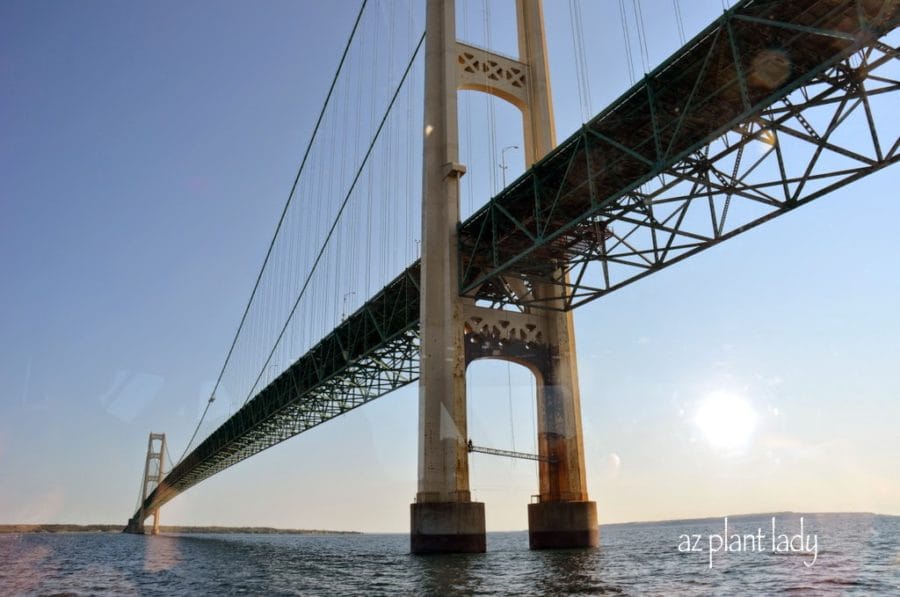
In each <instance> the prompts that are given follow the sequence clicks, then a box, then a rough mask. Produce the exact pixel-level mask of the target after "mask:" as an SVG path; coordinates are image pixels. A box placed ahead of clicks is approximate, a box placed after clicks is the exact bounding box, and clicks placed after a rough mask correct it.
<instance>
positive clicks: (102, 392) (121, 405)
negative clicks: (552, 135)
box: [0, 0, 900, 532]
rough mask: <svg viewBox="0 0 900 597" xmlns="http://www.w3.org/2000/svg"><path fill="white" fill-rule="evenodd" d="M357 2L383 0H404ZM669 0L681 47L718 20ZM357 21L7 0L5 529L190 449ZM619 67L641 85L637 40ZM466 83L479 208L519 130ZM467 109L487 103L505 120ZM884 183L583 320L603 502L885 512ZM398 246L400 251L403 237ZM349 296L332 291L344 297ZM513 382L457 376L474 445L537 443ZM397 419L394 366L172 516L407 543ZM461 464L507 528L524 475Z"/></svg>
mask: <svg viewBox="0 0 900 597" xmlns="http://www.w3.org/2000/svg"><path fill="white" fill-rule="evenodd" d="M372 4H373V6H375V7H376V8H377V7H379V6H381V10H382V15H387V16H392V15H393V16H394V17H396V15H397V14H399V11H401V10H405V6H406V5H405V4H396V3H395V4H391V5H390V6H388V5H386V4H381V3H378V2H373V3H372ZM419 4H420V3H418V2H412V3H411V4H409V6H410V9H409V10H410V11H411V12H412V13H413V16H412V17H410V21H409V22H410V23H413V24H415V23H417V22H420V21H421V19H420V13H421V7H420V6H419ZM545 4H546V13H547V14H546V19H547V33H548V45H549V52H550V60H551V79H552V86H553V93H554V106H555V111H556V117H557V121H556V126H557V131H558V138H559V139H563V138H564V137H566V136H568V134H570V133H571V132H572V131H574V130H575V129H576V128H577V127H578V126H580V124H581V122H582V120H583V111H582V110H581V103H583V102H581V97H580V96H579V92H578V84H577V77H576V74H577V73H576V70H575V68H574V67H573V65H574V64H575V60H574V58H573V47H574V46H573V34H572V27H571V24H570V20H569V19H570V13H569V10H568V8H569V4H568V3H564V2H550V1H548V2H546V3H545ZM681 4H682V5H683V6H682V11H683V13H684V22H685V29H686V31H687V34H688V35H689V36H690V35H693V34H694V33H696V32H698V31H699V30H700V29H701V28H702V27H703V26H705V25H706V24H707V23H708V22H710V21H711V20H712V19H713V18H715V17H716V16H718V15H719V14H721V12H722V3H721V2H720V1H715V2H713V1H708V2H690V3H689V2H682V3H681ZM627 5H628V6H629V7H632V6H633V5H632V4H631V3H630V2H629V3H627ZM398 6H399V7H400V8H398ZM464 6H465V10H466V11H467V13H466V16H460V19H461V21H460V26H459V27H458V29H459V30H460V36H461V37H464V35H463V34H465V38H466V39H470V40H471V41H473V42H474V43H479V44H480V45H485V44H486V43H487V41H488V40H487V39H486V38H487V37H488V35H487V34H485V33H484V31H483V30H481V29H479V28H480V27H481V25H482V21H483V17H484V13H485V11H484V6H483V5H482V4H481V3H480V2H477V1H474V0H473V1H472V2H467V3H464ZM511 6H512V3H511V2H494V1H493V0H491V19H490V20H489V26H490V29H489V31H490V37H491V40H490V41H491V42H492V44H495V47H497V48H498V49H499V50H501V51H505V52H507V53H512V52H513V50H514V46H512V43H513V42H512V40H513V39H514V37H513V35H512V33H511V32H512V31H513V28H512V22H511V19H510V14H511V13H510V7H511ZM582 8H583V14H584V31H585V38H586V41H585V43H586V45H587V47H588V50H589V51H588V56H589V69H588V73H587V78H588V80H589V82H590V87H591V96H590V101H589V104H590V108H591V113H596V112H598V111H599V110H601V109H602V108H603V107H605V106H606V105H607V104H608V103H609V102H610V101H612V100H614V99H615V98H616V97H617V96H618V95H620V94H621V93H622V92H624V91H625V90H626V89H627V88H628V87H629V86H630V83H631V80H630V77H629V71H628V66H627V59H626V58H625V57H624V56H623V47H624V42H623V32H622V28H621V25H620V21H618V20H617V19H618V10H617V9H618V6H617V3H612V2H609V3H605V4H599V3H596V4H594V3H583V4H582ZM643 8H644V13H643V16H644V25H645V28H646V39H647V59H646V62H647V63H649V66H650V67H651V68H652V66H653V65H655V64H657V63H659V62H660V61H661V60H663V59H664V58H665V57H666V56H667V55H668V54H669V53H671V52H672V51H673V50H674V49H676V48H677V47H678V45H679V38H678V33H677V29H676V27H675V26H674V24H673V23H674V22H675V20H674V13H673V11H672V6H671V3H670V2H662V1H661V0H660V1H658V2H651V1H645V2H643ZM357 9H358V4H357V3H355V2H335V3H320V2H287V1H275V0H270V1H268V2H265V3H262V4H260V3H253V4H250V3H243V2H235V1H228V2H216V3H210V2H203V1H196V2H191V3H181V2H157V3H115V2H101V1H97V2H90V3H87V2H83V3H51V2H25V1H16V0H10V1H7V2H4V3H2V4H0V523H38V522H47V523H53V522H66V523H111V524H116V523H123V524H124V522H125V521H126V519H127V518H128V517H129V516H130V515H131V514H132V513H133V511H134V506H135V498H136V495H137V490H138V486H139V484H140V479H141V473H142V468H143V463H144V456H145V450H146V443H147V434H148V433H149V432H150V431H156V432H165V433H166V434H167V437H168V441H169V442H170V445H171V446H172V452H173V453H174V454H175V456H177V455H179V454H180V452H181V450H182V449H183V448H184V446H185V444H186V442H187V440H188V438H189V436H190V434H191V432H192V430H193V428H194V426H195V425H196V423H197V419H198V416H199V412H200V410H201V409H202V408H203V405H205V403H206V400H207V398H208V396H209V391H210V387H211V384H212V383H213V382H214V381H215V378H216V376H217V374H218V372H219V368H220V367H221V365H222V360H223V358H224V356H225V353H226V351H227V349H228V346H229V343H230V342H231V339H232V335H233V334H234V330H235V328H236V326H237V322H238V320H239V319H240V315H241V312H242V309H243V307H244V305H245V303H246V301H247V298H248V296H249V292H250V289H251V287H252V284H253V281H254V280H255V278H256V275H257V272H258V270H259V267H260V264H261V262H262V259H263V257H264V255H265V251H266V247H267V245H268V242H269V240H270V239H271V236H272V232H273V230H274V227H275V223H276V222H277V220H278V217H279V214H280V212H281V209H282V207H283V204H284V201H285V198H286V196H287V193H288V191H289V189H290V185H291V183H292V181H293V178H294V176H295V174H296V171H297V166H298V163H299V161H300V158H301V156H302V152H303V149H304V148H305V146H306V143H307V141H308V139H309V137H310V134H311V132H312V130H313V126H314V123H315V118H316V115H317V113H318V110H319V108H320V106H321V102H322V100H323V98H324V97H325V92H326V90H327V88H328V85H329V83H330V79H331V76H332V75H333V73H334V69H335V67H336V65H337V62H338V59H339V57H340V52H341V50H342V48H343V43H344V41H345V40H346V38H347V35H348V33H349V30H350V27H351V25H352V22H353V18H354V16H355V14H356V11H357ZM461 10H462V9H461ZM417 11H418V12H417ZM416 19H418V21H417V20H416ZM632 26H636V25H635V23H634V22H633V21H632ZM631 35H632V38H633V39H632V42H633V43H635V40H636V39H637V37H636V36H637V33H636V31H635V30H634V29H632V30H631ZM575 43H576V44H577V43H578V42H577V37H576V42H575ZM632 56H633V62H635V63H636V64H635V66H634V72H636V73H637V75H638V76H640V72H641V71H642V70H646V69H644V68H642V65H641V64H640V62H641V61H642V58H641V53H640V48H639V47H637V46H635V48H634V54H633V55H632ZM399 66H402V65H401V64H399V62H398V63H397V64H394V63H392V64H391V67H392V69H393V70H392V72H395V73H399V71H400V69H399ZM357 67H358V68H359V65H357ZM358 72H364V71H362V70H360V71H358ZM413 80H418V81H419V82H421V77H420V76H419V78H418V79H416V78H415V77H414V78H413ZM385 88H386V87H385ZM348 93H349V92H348ZM460 98H461V102H460V104H461V110H462V118H461V121H460V127H461V143H462V144H463V147H462V154H463V159H464V161H466V163H467V166H468V168H469V174H467V177H468V178H469V180H471V181H474V182H472V183H467V184H469V185H470V186H468V187H464V191H463V195H464V197H463V201H462V202H463V212H464V213H470V212H471V211H472V209H474V208H477V207H478V205H480V204H481V203H483V202H484V201H485V200H487V198H488V197H489V195H490V194H491V193H492V192H496V190H498V189H499V186H500V185H501V184H502V183H501V182H500V180H501V178H502V176H503V171H502V170H501V169H500V167H499V166H500V164H499V160H498V159H497V156H498V154H499V151H500V150H501V149H502V148H505V147H508V146H513V145H517V144H518V143H520V142H521V132H520V131H518V130H517V129H516V126H517V120H516V114H515V111H514V109H512V108H510V107H507V106H503V105H500V104H499V103H497V104H495V108H494V110H495V112H494V113H493V114H494V115H493V116H488V114H490V113H489V112H488V111H487V109H485V110H484V111H481V106H482V104H481V103H479V102H482V101H483V100H481V99H480V98H474V99H473V97H472V95H471V93H470V92H466V93H461V94H460ZM351 101H352V98H351ZM484 105H485V106H487V105H489V104H487V103H485V104H484ZM467 118H471V119H473V120H474V119H476V118H480V119H482V120H479V121H478V122H480V123H482V124H483V123H484V120H483V119H485V118H493V119H494V121H495V127H494V128H495V129H496V130H495V131H494V132H493V138H492V139H490V140H486V139H485V135H487V134H488V133H486V130H487V127H484V126H480V125H477V124H476V125H475V126H474V129H475V133H474V134H473V133H472V132H471V130H472V129H473V125H472V124H471V123H470V122H469V121H468V120H466V119H467ZM420 122H421V121H420V120H419V121H415V120H414V119H413V122H412V124H408V126H410V127H412V128H411V129H410V130H411V131H413V133H411V134H414V133H415V130H416V128H417V127H418V126H419V125H420ZM397 126H399V125H397ZM392 130H394V129H392ZM488 147H490V150H488V149H487V148H488ZM505 159H506V160H508V162H507V163H508V165H509V170H508V171H507V172H506V176H507V177H508V178H509V179H511V178H512V177H514V176H517V175H518V174H520V173H521V172H522V170H523V167H524V165H523V164H522V159H523V158H522V156H521V152H520V151H518V150H516V149H512V150H510V151H508V152H507V153H506V156H505ZM398 168H399V170H402V169H403V166H402V165H401V166H399V167H398ZM411 170H415V168H412V169H411ZM319 172H321V171H319ZM409 176H413V175H409ZM896 177H897V173H896V172H895V171H893V170H890V169H888V170H885V171H882V172H880V173H878V174H876V175H873V176H871V177H870V178H867V179H863V180H861V181H859V182H856V183H854V184H853V185H851V186H849V187H846V188H843V189H840V190H838V191H836V192H834V193H832V194H831V195H829V196H827V197H825V198H823V199H819V200H817V201H815V202H813V203H811V204H810V205H808V206H805V207H803V208H802V209H799V210H796V211H794V212H792V213H790V214H788V215H786V216H783V217H781V218H778V219H776V220H774V221H772V222H770V223H768V224H766V225H764V226H762V227H759V228H757V229H754V230H752V231H750V232H748V233H746V234H743V235H740V236H738V237H736V238H734V239H732V240H729V241H728V242H726V243H723V244H722V245H720V246H717V247H715V248H713V249H711V250H709V251H706V252H704V253H701V254H699V255H697V256H695V257H692V258H691V259H689V260H686V261H684V262H682V263H679V264H677V265H675V266H673V267H671V268H668V269H665V270H663V271H661V272H658V273H656V274H655V275H653V276H650V277H648V278H645V279H643V280H641V281H640V282H639V283H636V284H633V285H631V286H628V287H626V288H624V289H622V290H619V291H617V292H615V293H612V294H610V295H608V296H606V297H604V298H602V299H600V300H598V301H595V302H593V303H590V304H588V305H586V306H584V307H582V308H580V309H578V310H577V311H576V312H575V315H574V317H575V325H576V341H577V350H578V355H579V363H578V366H579V375H580V386H581V393H582V397H581V402H582V412H583V424H584V444H585V457H586V463H587V476H588V490H589V495H590V497H591V499H594V500H596V501H597V503H598V511H599V516H600V520H601V522H604V523H614V522H626V521H639V520H660V519H674V518H692V517H705V516H722V515H727V514H738V513H751V512H767V511H785V510H793V511H797V512H823V511H866V512H878V513H884V514H894V515H900V477H898V475H897V474H896V471H897V470H900V467H898V465H900V434H898V433H897V432H896V429H897V424H896V421H897V420H898V419H900V400H898V396H900V381H898V378H897V376H896V374H895V370H896V363H897V362H898V361H900V342H898V338H900V313H898V310H897V308H896V305H897V304H898V299H900V277H898V276H897V268H896V263H897V258H898V256H900V250H898V248H897V246H896V244H895V242H894V236H895V235H896V226H895V224H894V223H895V222H896V221H898V218H900V205H898V202H897V201H896V190H895V187H894V181H895V180H896ZM464 181H465V179H464ZM329 200H330V199H329ZM293 222H294V223H293V224H292V226H294V227H293V228H291V229H290V230H289V232H290V233H292V234H293V233H296V234H298V235H300V236H302V235H304V234H305V233H306V232H309V235H310V236H314V235H313V234H312V228H311V227H312V226H313V223H312V219H311V218H302V217H298V218H297V219H296V220H295V221H293ZM304 226H306V227H307V228H308V230H307V229H306V228H304ZM411 234H414V232H403V235H405V236H404V237H403V238H402V239H401V240H402V241H403V243H404V246H406V247H407V248H410V247H412V248H411V249H410V250H415V246H414V243H415V240H416V239H415V238H412V239H411V238H409V235H411ZM410 241H413V242H410ZM398 271H399V270H398ZM373 283H375V282H373ZM360 294H363V293H362V292H360ZM342 298H343V300H344V302H346V301H347V300H348V297H347V296H346V295H345V296H344V297H338V296H332V297H331V298H330V300H331V302H332V303H333V305H334V310H335V312H336V313H337V316H339V315H340V310H341V309H338V308H337V304H338V303H339V302H341V299H342ZM364 298H365V297H364V296H358V297H352V298H351V299H350V300H351V301H352V300H359V301H361V300H363V299H364ZM342 306H344V307H345V306H346V305H342ZM531 384H532V382H531V380H530V375H529V374H528V373H527V372H526V371H525V370H524V369H522V368H519V367H516V366H508V365H506V364H505V363H499V362H477V363H475V364H473V365H472V366H471V367H470V369H469V388H468V392H469V435H470V437H472V438H473V439H474V440H475V441H476V443H479V444H483V445H489V446H492V447H499V448H505V449H517V450H520V451H533V450H534V441H535V440H534V434H533V432H532V430H533V416H534V415H533V413H534V406H533V401H532V400H531V398H530V397H531V392H532V389H531V388H532V385H531ZM232 406H233V404H232ZM226 407H227V405H226V406H223V408H226ZM225 414H227V413H224V411H223V413H222V415H223V416H225ZM417 422H418V413H417V390H416V388H415V386H414V385H413V386H410V387H407V388H404V389H402V390H400V391H397V392H395V393H393V394H390V395H388V396H385V397H383V398H380V399H378V400H376V401H374V402H373V403H371V404H368V405H366V406H365V407H363V408H361V409H358V410H355V411H353V412H351V413H348V414H346V415H343V416H341V417H340V418H338V419H335V420H333V421H331V422H329V423H327V424H325V425H322V426H320V427H317V428H315V429H313V430H311V431H309V432H307V433H304V434H301V435H299V436H297V437H295V438H292V439H291V440H289V441H287V442H284V443H282V444H280V445H278V446H276V447H273V448H271V449H269V450H267V451H265V452H263V453H261V454H259V455H257V456H254V457H253V458H251V459H250V460H248V461H245V462H242V463H240V464H238V465H236V466H234V467H232V468H230V469H228V470H226V471H225V472H223V473H220V474H219V475H216V476H215V477H213V478H211V479H208V480H206V481H204V482H203V483H201V484H200V485H198V486H196V487H194V488H192V489H191V490H189V491H188V492H186V493H185V494H183V495H181V496H179V497H178V498H177V499H175V500H174V501H172V502H171V503H170V504H168V505H167V506H165V508H164V510H163V514H162V520H163V523H164V524H196V525H208V524H217V525H249V526H275V527H284V528H320V529H321V528H327V529H337V530H359V531H373V532H375V531H382V532H406V531H407V530H408V524H409V523H408V521H409V515H408V512H409V510H408V508H409V506H408V504H409V503H410V502H411V501H412V499H413V498H414V496H415V491H416V470H417V467H416V441H417V439H416V438H417ZM723 429H724V431H723ZM470 469H471V486H472V490H473V497H474V499H476V500H479V501H484V502H485V503H486V511H487V525H488V530H510V529H524V528H526V526H527V518H526V504H527V503H528V502H529V501H530V499H531V495H532V494H535V493H537V473H536V468H535V466H534V464H533V463H529V462H524V461H512V460H506V459H499V458H496V457H490V456H485V455H480V454H473V455H472V456H471V458H470Z"/></svg>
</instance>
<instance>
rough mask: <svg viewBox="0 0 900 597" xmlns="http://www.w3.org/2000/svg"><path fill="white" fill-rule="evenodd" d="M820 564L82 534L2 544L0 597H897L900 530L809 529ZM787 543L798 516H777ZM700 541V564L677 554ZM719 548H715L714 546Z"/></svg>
mask: <svg viewBox="0 0 900 597" xmlns="http://www.w3.org/2000/svg"><path fill="white" fill-rule="evenodd" d="M804 522H805V527H804V532H805V534H807V535H809V536H810V537H811V536H812V535H815V536H816V538H817V545H818V555H817V559H816V561H815V564H813V565H812V566H809V567H807V566H805V565H804V561H806V562H809V561H811V559H812V558H811V555H810V554H801V553H794V554H777V553H772V551H771V549H770V547H771V544H770V542H769V539H770V538H769V537H766V538H764V540H763V541H762V542H761V545H762V546H763V549H762V550H761V551H741V552H731V553H727V554H725V553H724V552H722V553H719V552H716V553H714V559H713V567H712V568H710V567H709V553H708V549H707V547H708V544H709V540H708V538H709V536H710V535H716V534H723V531H724V529H723V520H722V519H709V520H700V521H679V522H669V523H640V524H630V525H606V526H603V527H601V542H602V546H601V547H600V548H599V549H596V550H560V551H543V552H532V551H529V550H528V537H527V535H526V534H525V533H524V532H518V533H489V534H488V553H486V554H474V555H452V556H427V557H423V556H412V555H410V554H409V553H408V550H409V539H408V537H407V536H406V535H338V536H309V535H182V536H159V537H140V536H134V535H120V534H101V533H94V534H89V533H84V534H69V535H49V534H44V535H6V536H0V594H3V595H6V594H10V593H12V594H22V593H24V594H28V593H37V594H46V593H59V592H69V593H75V594H99V593H121V594H143V595H147V594H149V595H152V594H166V595H171V594H212V593H217V594H230V593H246V594H254V595H259V594H267V595H271V594H297V593H302V594H342V595H343V594H366V595H377V594H435V595H436V594H440V595H447V594H521V595H552V594H557V595H569V594H629V595H630V594H641V595H646V594H673V593H678V594H697V595H701V594H702V595H706V594H711V593H713V594H720V593H721V594H725V593H737V594H747V593H754V594H772V593H782V592H784V593H791V592H800V593H804V594H806V593H812V594H816V593H821V594H861V595H863V594H864V595H872V594H895V595H900V518H898V517H885V516H872V515H814V516H805V517H804ZM776 523H777V527H776V530H777V533H779V534H780V533H782V532H784V533H786V534H788V535H792V534H795V533H797V532H798V531H799V515H787V514H785V515H776ZM729 524H730V525H732V526H731V529H729V532H732V531H733V530H734V529H735V525H736V529H737V531H738V532H739V533H744V534H748V533H757V531H758V530H759V529H761V530H762V532H763V533H764V534H766V535H770V534H771V515H768V516H760V517H754V518H741V519H739V520H737V521H735V520H729ZM683 534H686V535H700V536H701V539H700V541H699V542H698V545H697V547H698V548H702V550H703V551H699V552H686V553H681V552H679V551H678V545H679V537H680V535H683ZM715 543H716V541H715V540H713V544H714V545H715Z"/></svg>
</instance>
